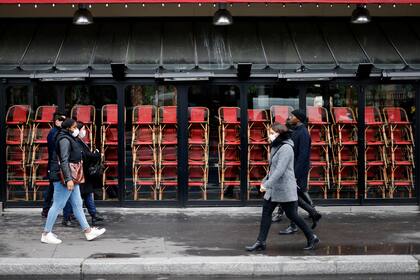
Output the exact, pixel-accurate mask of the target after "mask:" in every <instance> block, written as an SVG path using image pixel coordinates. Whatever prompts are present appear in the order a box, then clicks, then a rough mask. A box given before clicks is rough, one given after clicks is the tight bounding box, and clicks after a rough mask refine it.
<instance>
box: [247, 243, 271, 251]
mask: <svg viewBox="0 0 420 280" xmlns="http://www.w3.org/2000/svg"><path fill="white" fill-rule="evenodd" d="M266 248H267V244H266V243H265V242H262V241H259V240H257V241H256V242H255V243H254V245H251V246H247V247H245V250H247V251H248V252H254V251H264V250H265V249H266Z"/></svg>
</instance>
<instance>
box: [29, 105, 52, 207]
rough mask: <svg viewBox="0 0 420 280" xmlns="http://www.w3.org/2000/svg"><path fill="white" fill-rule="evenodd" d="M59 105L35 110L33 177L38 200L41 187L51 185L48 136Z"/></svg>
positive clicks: (33, 125)
mask: <svg viewBox="0 0 420 280" xmlns="http://www.w3.org/2000/svg"><path fill="white" fill-rule="evenodd" d="M56 111H57V106H55V105H50V106H39V107H38V108H37V110H36V112H35V117H34V120H33V124H32V137H31V141H30V143H31V149H32V152H31V155H32V156H31V158H30V163H31V167H32V170H31V173H32V175H31V179H32V189H33V192H34V200H37V193H38V192H39V191H40V189H41V188H45V187H48V186H49V184H50V183H49V180H48V143H47V137H48V133H49V132H50V130H51V128H52V127H53V126H54V120H53V119H54V113H55V112H56Z"/></svg>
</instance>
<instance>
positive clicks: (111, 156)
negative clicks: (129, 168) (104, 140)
mask: <svg viewBox="0 0 420 280" xmlns="http://www.w3.org/2000/svg"><path fill="white" fill-rule="evenodd" d="M103 163H104V165H105V166H108V165H112V166H117V165H118V148H117V147H116V146H107V147H105V149H104V157H103Z"/></svg>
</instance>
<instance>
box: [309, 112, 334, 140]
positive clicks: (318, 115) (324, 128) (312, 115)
mask: <svg viewBox="0 0 420 280" xmlns="http://www.w3.org/2000/svg"><path fill="white" fill-rule="evenodd" d="M306 113H307V116H308V131H309V134H310V135H311V140H312V145H329V146H331V135H330V133H331V132H330V123H329V119H328V111H327V109H325V108H324V107H314V106H307V107H306Z"/></svg>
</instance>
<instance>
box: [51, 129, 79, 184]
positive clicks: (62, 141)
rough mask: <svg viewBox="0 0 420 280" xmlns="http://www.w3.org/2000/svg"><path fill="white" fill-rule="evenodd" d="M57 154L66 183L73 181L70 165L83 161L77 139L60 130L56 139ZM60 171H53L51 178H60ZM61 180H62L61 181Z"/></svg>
mask: <svg viewBox="0 0 420 280" xmlns="http://www.w3.org/2000/svg"><path fill="white" fill-rule="evenodd" d="M56 152H57V155H58V160H59V164H60V169H61V171H62V172H63V177H64V182H65V183H67V182H68V181H71V180H73V177H72V176H71V171H70V166H69V163H70V162H72V163H78V162H81V161H82V149H81V148H80V145H79V144H78V143H77V142H76V139H75V138H74V137H73V136H71V135H70V133H69V132H68V131H67V130H60V131H59V132H58V134H57V139H56ZM59 172H60V170H57V171H56V170H51V174H50V175H51V176H52V177H54V178H60V173H59ZM59 180H60V179H59Z"/></svg>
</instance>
